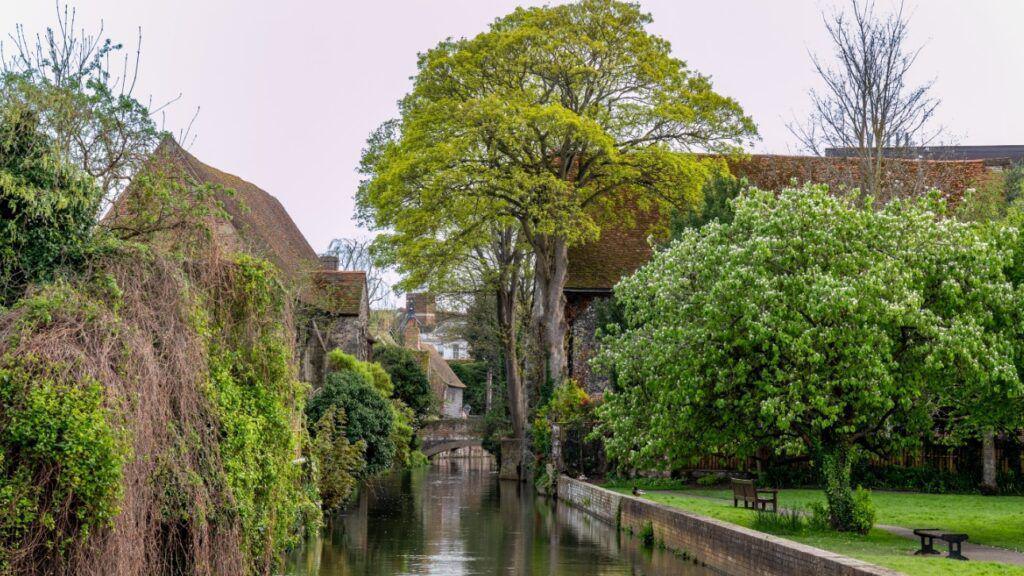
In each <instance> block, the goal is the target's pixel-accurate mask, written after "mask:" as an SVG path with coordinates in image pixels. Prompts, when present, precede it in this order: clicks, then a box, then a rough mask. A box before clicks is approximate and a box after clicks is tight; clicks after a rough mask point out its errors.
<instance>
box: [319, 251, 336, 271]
mask: <svg viewBox="0 0 1024 576" xmlns="http://www.w3.org/2000/svg"><path fill="white" fill-rule="evenodd" d="M320 268H322V269H324V270H337V269H338V257H337V256H334V255H333V254H321V255H320Z"/></svg>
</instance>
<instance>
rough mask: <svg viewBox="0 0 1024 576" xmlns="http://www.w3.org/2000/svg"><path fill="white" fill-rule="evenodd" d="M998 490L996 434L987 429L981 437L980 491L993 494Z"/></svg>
mask: <svg viewBox="0 0 1024 576" xmlns="http://www.w3.org/2000/svg"><path fill="white" fill-rule="evenodd" d="M998 490H999V486H998V484H997V482H996V435H995V432H994V431H992V429H987V430H985V432H984V433H983V434H982V437H981V491H982V493H984V494H994V493H996V492H997V491H998Z"/></svg>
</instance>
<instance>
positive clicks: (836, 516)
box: [821, 448, 875, 534]
mask: <svg viewBox="0 0 1024 576" xmlns="http://www.w3.org/2000/svg"><path fill="white" fill-rule="evenodd" d="M852 465H853V462H852V458H851V455H850V454H849V451H848V450H845V449H843V448H838V449H835V450H833V451H831V452H829V453H827V454H824V455H823V456H822V457H821V475H822V480H823V482H824V485H825V499H826V500H827V501H828V520H829V525H831V526H832V527H833V528H835V529H836V530H839V531H840V532H859V533H861V534H867V533H868V531H869V530H871V527H872V526H874V523H875V508H874V505H872V504H871V494H870V493H869V492H868V491H867V490H864V489H863V488H860V487H858V488H857V489H856V490H854V491H851V490H850V477H851V470H852Z"/></svg>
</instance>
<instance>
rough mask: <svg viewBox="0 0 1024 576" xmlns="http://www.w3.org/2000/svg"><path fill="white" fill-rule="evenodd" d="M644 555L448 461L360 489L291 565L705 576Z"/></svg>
mask: <svg viewBox="0 0 1024 576" xmlns="http://www.w3.org/2000/svg"><path fill="white" fill-rule="evenodd" d="M710 573H711V572H710V571H708V570H707V569H704V568H700V567H697V566H695V565H693V564H692V563H690V562H687V561H684V560H682V559H681V558H678V557H676V556H675V555H673V554H671V553H667V552H664V551H660V550H654V551H651V550H644V549H640V548H639V547H638V546H637V545H636V540H635V539H631V538H630V537H629V536H626V535H622V536H620V535H619V534H618V533H617V532H616V531H615V529H614V528H611V527H609V526H607V525H605V524H603V523H601V522H600V521H598V520H596V519H594V518H593V517H591V516H589V515H587V514H585V513H583V512H581V511H579V510H576V509H573V508H570V507H568V506H553V505H552V504H551V503H550V502H548V501H547V500H546V499H543V498H536V497H535V496H534V495H533V491H532V489H527V487H526V486H525V485H520V484H517V483H514V482H499V481H498V479H497V474H496V472H495V470H494V467H493V462H492V461H491V460H489V459H465V460H459V459H451V460H448V461H444V462H441V463H439V464H436V465H434V466H432V467H430V468H426V469H421V470H415V471H411V472H402V473H397V474H394V475H391V476H388V477H385V478H382V479H380V480H378V481H376V482H374V483H373V484H371V485H369V486H366V487H365V488H364V489H363V490H362V493H361V494H360V497H359V500H358V502H356V503H355V504H354V505H353V506H352V507H351V508H350V509H349V510H348V511H346V512H345V513H344V514H340V515H338V516H337V517H336V518H334V519H333V522H332V525H331V527H330V528H328V529H326V530H324V534H323V536H322V537H321V538H317V539H315V540H312V541H310V542H309V543H308V544H307V545H306V547H305V548H304V549H302V550H299V551H298V552H296V553H295V554H294V555H293V556H292V557H291V558H290V559H289V565H288V568H287V570H286V574H289V575H295V576H306V575H309V576H312V575H321V576H326V575H331V576H356V575H364V576H378V575H381V576H382V575H388V576H391V575H396V574H409V575H413V574H415V575H420V574H424V575H425V574H437V575H452V576H456V575H471V574H488V575H492V574H514V575H529V574H547V575H559V576H561V575H565V576H575V575H583V574H586V575H587V576H598V575H609V576H618V575H648V576H662V575H667V574H673V575H676V574H681V575H684V576H697V575H701V576H704V575H707V574H710Z"/></svg>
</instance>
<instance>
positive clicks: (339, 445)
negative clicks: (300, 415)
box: [311, 406, 366, 510]
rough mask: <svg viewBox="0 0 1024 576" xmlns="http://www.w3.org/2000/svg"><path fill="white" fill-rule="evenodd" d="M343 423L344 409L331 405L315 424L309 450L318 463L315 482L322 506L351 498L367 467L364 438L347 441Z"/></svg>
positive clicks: (333, 507) (334, 505)
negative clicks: (354, 441)
mask: <svg viewBox="0 0 1024 576" xmlns="http://www.w3.org/2000/svg"><path fill="white" fill-rule="evenodd" d="M345 424H346V421H345V412H344V411H343V410H342V409H340V408H338V407H335V406H332V407H330V408H328V409H327V411H326V412H325V413H324V415H323V416H322V417H321V418H320V420H319V421H318V422H317V423H316V426H315V428H314V429H315V433H314V440H313V446H312V450H311V452H312V453H313V456H314V457H315V458H316V461H317V465H318V474H317V485H318V486H319V488H320V498H321V501H322V503H323V507H324V509H325V510H337V509H340V508H341V507H342V506H344V505H345V504H346V503H347V502H348V501H349V500H351V499H352V496H353V495H355V490H356V486H357V485H358V484H359V478H360V477H361V476H362V473H363V469H364V468H365V467H366V460H365V453H366V442H364V441H362V440H360V441H358V442H356V443H354V444H353V443H351V442H349V440H348V437H347V436H346V433H345Z"/></svg>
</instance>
